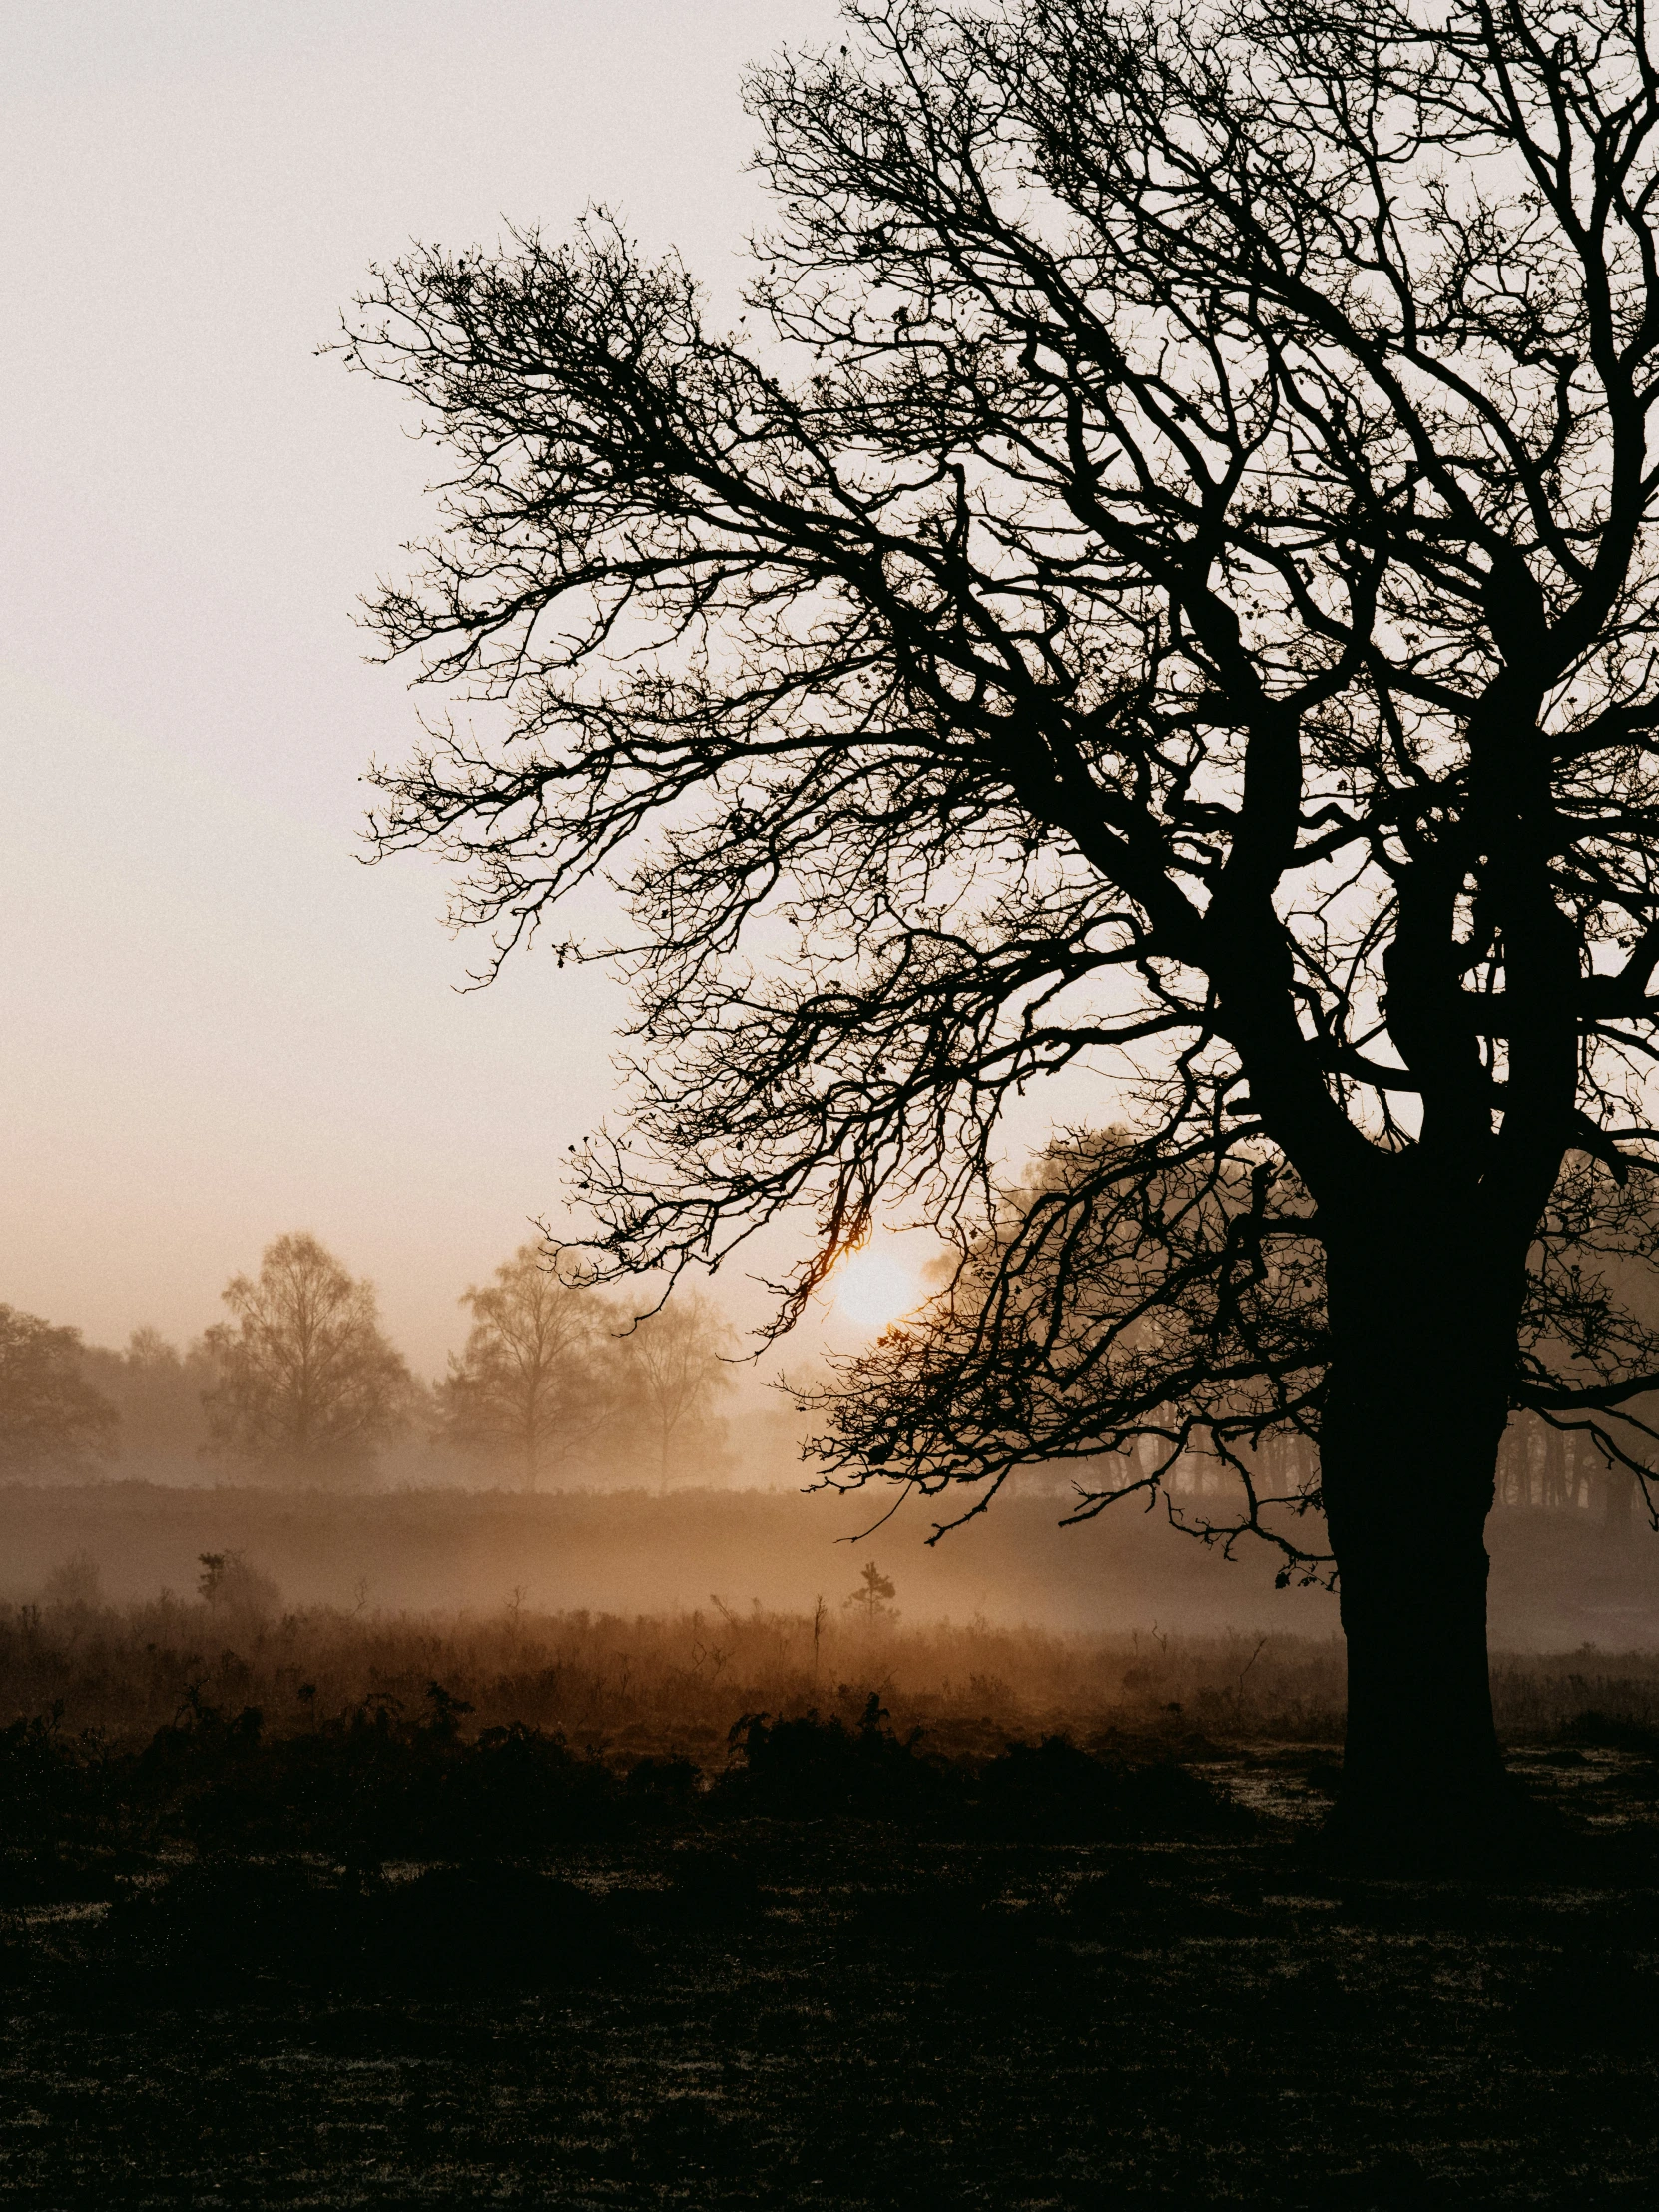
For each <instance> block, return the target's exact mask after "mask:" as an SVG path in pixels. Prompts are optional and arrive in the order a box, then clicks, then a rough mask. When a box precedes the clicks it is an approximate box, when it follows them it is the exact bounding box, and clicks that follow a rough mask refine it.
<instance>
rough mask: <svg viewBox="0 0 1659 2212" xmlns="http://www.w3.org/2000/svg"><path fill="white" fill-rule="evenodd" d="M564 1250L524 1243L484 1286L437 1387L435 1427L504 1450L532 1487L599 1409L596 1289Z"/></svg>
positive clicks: (466, 1302) (475, 1446) (473, 1297)
mask: <svg viewBox="0 0 1659 2212" xmlns="http://www.w3.org/2000/svg"><path fill="white" fill-rule="evenodd" d="M558 1258H559V1256H558V1254H557V1252H556V1251H553V1250H551V1249H550V1248H549V1247H547V1246H544V1245H533V1244H529V1245H520V1247H519V1248H518V1250H517V1252H515V1253H514V1254H513V1257H512V1258H511V1259H510V1260H506V1261H503V1262H502V1264H501V1266H500V1267H498V1268H497V1269H496V1271H495V1281H494V1282H493V1283H492V1284H489V1285H488V1286H487V1287H486V1288H485V1289H483V1290H481V1291H480V1290H469V1291H467V1292H466V1293H465V1294H464V1296H463V1297H462V1300H461V1304H462V1305H463V1306H466V1307H469V1308H470V1309H471V1313H472V1330H471V1333H470V1335H469V1336H468V1338H467V1341H466V1349H465V1351H464V1352H462V1354H461V1355H460V1357H459V1358H458V1359H456V1358H451V1360H450V1363H449V1374H448V1376H447V1377H446V1378H445V1380H444V1382H443V1383H441V1384H440V1386H439V1391H438V1413H439V1427H438V1433H439V1434H440V1435H441V1436H443V1437H445V1438H446V1439H447V1440H449V1441H450V1442H452V1443H456V1444H459V1445H460V1446H461V1447H462V1448H463V1449H464V1450H469V1451H481V1452H486V1453H489V1454H492V1455H494V1456H497V1457H499V1456H501V1455H506V1456H508V1457H510V1458H511V1459H512V1460H513V1461H514V1462H515V1464H516V1465H517V1467H518V1469H519V1472H520V1475H521V1477H522V1480H523V1483H524V1487H525V1488H526V1489H527V1490H534V1489H535V1488H536V1486H537V1483H538V1482H539V1480H540V1478H541V1475H542V1472H543V1470H544V1468H545V1467H546V1466H547V1464H548V1462H549V1460H550V1459H551V1458H554V1457H556V1456H559V1455H562V1453H563V1452H564V1451H565V1449H567V1448H568V1446H569V1444H570V1442H571V1441H572V1440H573V1438H574V1437H575V1436H576V1435H578V1434H580V1433H582V1432H584V1431H585V1430H586V1429H587V1428H588V1427H589V1426H590V1425H591V1423H592V1421H593V1420H594V1418H595V1417H596V1415H597V1412H598V1406H599V1383H598V1377H597V1373H596V1364H595V1336H596V1331H597V1327H598V1316H597V1314H596V1311H595V1307H594V1299H593V1294H592V1292H591V1291H590V1290H588V1289H587V1288H586V1286H585V1285H584V1284H583V1283H581V1282H573V1281H569V1280H567V1279H565V1278H564V1277H562V1276H561V1275H560V1273H559V1269H558Z"/></svg>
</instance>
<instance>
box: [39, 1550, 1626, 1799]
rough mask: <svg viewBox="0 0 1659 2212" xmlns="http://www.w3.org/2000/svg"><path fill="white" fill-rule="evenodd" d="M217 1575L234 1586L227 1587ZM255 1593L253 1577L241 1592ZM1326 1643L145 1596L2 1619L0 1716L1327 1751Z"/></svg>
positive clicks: (1606, 1658)
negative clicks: (794, 1730)
mask: <svg viewBox="0 0 1659 2212" xmlns="http://www.w3.org/2000/svg"><path fill="white" fill-rule="evenodd" d="M234 1588H235V1584H233V1589H234ZM254 1588H255V1594H256V1596H257V1594H258V1585H257V1583H256V1584H255V1585H254ZM1343 1679H1344V1678H1343V1655H1342V1647H1341V1645H1340V1643H1339V1642H1337V1641H1336V1640H1335V1639H1312V1638H1303V1637H1295V1636H1288V1635H1286V1636H1265V1637H1260V1638H1258V1637H1253V1636H1245V1635H1239V1634H1227V1635H1209V1636H1196V1635H1185V1636H1184V1635H1173V1634H1172V1635H1163V1634H1147V1633H1146V1632H1140V1633H1136V1634H1131V1635H1126V1636H1104V1635H1089V1634H1083V1633H1061V1632H1052V1631H1044V1630H1040V1629H1013V1628H1006V1627H1000V1626H996V1625H993V1624H990V1623H987V1622H984V1621H970V1622H968V1623H966V1624H964V1625H950V1624H941V1625H936V1626H913V1625H909V1624H905V1623H896V1624H893V1623H887V1622H883V1621H881V1620H879V1619H877V1620H875V1621H873V1622H860V1621H856V1620H854V1619H852V1618H851V1617H849V1616H848V1615H847V1614H846V1613H844V1612H831V1613H828V1614H826V1615H823V1616H821V1617H820V1618H819V1620H818V1622H817V1629H816V1636H815V1621H814V1617H813V1616H812V1615H809V1614H802V1613H790V1612H778V1611H768V1610H765V1609H764V1608H762V1607H761V1606H759V1605H756V1606H754V1607H752V1608H750V1609H749V1610H747V1611H744V1612H738V1611H733V1610H730V1609H726V1608H711V1609H709V1610H701V1611H688V1612H674V1613H654V1614H641V1615H637V1616H634V1617H631V1618H630V1617H624V1616H621V1615H618V1614H614V1613H589V1612H583V1611H574V1612H559V1613H541V1612H532V1611H530V1610H528V1609H526V1608H523V1607H517V1606H511V1605H509V1606H508V1607H506V1608H504V1609H503V1610H501V1611H498V1612H496V1613H494V1614H493V1615H489V1616H476V1615H469V1614H464V1613H463V1614H459V1615H456V1614H448V1615H439V1614H418V1615H417V1614H408V1613H399V1614H395V1615H390V1614H384V1613H375V1612H370V1611H368V1610H367V1609H366V1608H365V1609H363V1610H362V1611H359V1612H355V1613H354V1612H349V1611H340V1610H335V1609H331V1608H321V1607H318V1608H311V1609H307V1610H304V1611H297V1612H285V1613H277V1612H276V1611H275V1610H271V1611H267V1610H264V1609H262V1607H261V1606H260V1605H259V1603H257V1602H254V1603H250V1602H245V1601H238V1600H236V1599H235V1598H233V1601H231V1602H224V1601H221V1602H218V1603H206V1602H203V1601H200V1600H195V1599H189V1600H186V1599H177V1598H170V1597H169V1598H162V1599H158V1600H155V1601H152V1602H149V1603H144V1604H137V1605H131V1606H126V1607H119V1608H118V1607H112V1606H100V1605H97V1604H92V1603H87V1602H85V1601H84V1600H77V1599H74V1598H69V1599H68V1600H60V1601H59V1602H56V1603H52V1602H48V1603H45V1604H42V1605H38V1606H36V1605H21V1606H0V1726H3V1725H5V1724H6V1723H8V1722H10V1721H12V1720H14V1719H17V1718H19V1717H22V1716H25V1715H35V1714H46V1713H51V1712H53V1711H54V1710H55V1711H56V1712H57V1713H58V1716H59V1725H60V1726H61V1727H62V1728H63V1729H64V1730H67V1731H72V1732H76V1733H79V1732H81V1731H83V1730H96V1731H98V1732H99V1733H100V1734H102V1735H103V1736H104V1737H105V1739H106V1740H107V1741H108V1742H109V1743H111V1744H112V1745H130V1744H134V1743H136V1742H138V1741H141V1740H144V1739H147V1738H148V1737H149V1736H151V1735H152V1734H154V1732H155V1731H156V1730H157V1729H159V1728H163V1727H165V1726H167V1725H168V1724H170V1723H171V1722H173V1721H174V1720H175V1719H176V1718H177V1717H178V1716H179V1714H180V1713H181V1712H182V1711H185V1710H187V1709H189V1708H190V1707H192V1705H193V1704H194V1705H201V1704H210V1705H213V1706H215V1707H218V1708H220V1709H221V1710H225V1711H237V1710H240V1709H242V1708H244V1707H247V1706H255V1707H258V1708H259V1709H260V1710H261V1712H262V1713H263V1715H264V1721H265V1728H266V1732H267V1735H268V1736H280V1735H286V1734H293V1733H298V1732H300V1731H302V1730H308V1729H315V1728H317V1727H320V1726H323V1725H325V1724H326V1723H328V1722H329V1721H331V1720H337V1719H340V1718H342V1717H344V1716H346V1715H348V1714H350V1713H353V1712H355V1711H358V1710H360V1709H363V1708H378V1707H384V1708H385V1709H387V1710H388V1711H389V1712H390V1713H391V1714H392V1715H397V1714H399V1713H404V1714H408V1715H410V1716H413V1715H415V1714H417V1713H421V1712H424V1711H426V1710H427V1709H428V1707H429V1705H430V1700H431V1686H432V1685H433V1684H436V1685H438V1686H439V1688H440V1689H441V1691H442V1692H443V1693H444V1694H445V1696H446V1697H447V1698H448V1699H449V1700H453V1701H456V1706H457V1709H458V1708H459V1707H465V1708H467V1709H468V1711H467V1712H466V1714H465V1716H464V1719H463V1724H462V1725H463V1726H464V1728H465V1729H466V1730H467V1731H468V1732H474V1731H478V1730H482V1729H484V1728H488V1727H495V1726H501V1725H504V1724H508V1723H512V1722H521V1723H525V1724H528V1725H530V1726H533V1727H535V1728H538V1729H541V1730H544V1731H546V1732H549V1733H555V1732H556V1733H558V1734H561V1735H563V1736H564V1737H565V1738H566V1739H567V1740H568V1741H569V1742H570V1743H571V1744H572V1745H573V1746H577V1747H580V1748H584V1749H594V1750H603V1751H605V1752H607V1753H609V1754H611V1755H613V1756H615V1757H617V1758H624V1759H625V1758H638V1757H642V1756H646V1755H667V1756H676V1757H689V1758H692V1759H694V1760H696V1761H697V1762H698V1763H699V1764H700V1765H702V1766H703V1767H705V1769H707V1768H709V1767H710V1766H713V1765H718V1764H719V1763H720V1761H721V1759H722V1758H723V1756H724V1747H725V1743H726V1739H727V1736H728V1734H729V1732H730V1730H731V1729H732V1727H733V1725H734V1723H735V1722H736V1721H737V1720H738V1719H739V1718H740V1717H741V1716H743V1715H745V1714H751V1713H756V1712H766V1713H771V1714H778V1715H796V1714H800V1713H804V1712H806V1711H807V1710H809V1709H810V1708H814V1707H816V1708H818V1709H820V1710H822V1711H825V1712H831V1711H851V1710H853V1709H856V1708H861V1707H862V1705H863V1703H864V1701H865V1699H866V1698H867V1697H868V1695H869V1693H870V1692H871V1691H875V1692H877V1693H878V1694H879V1696H880V1699H881V1701H882V1703H883V1705H884V1706H885V1707H886V1708H887V1710H888V1711H889V1713H890V1714H891V1716H892V1722H893V1725H894V1726H895V1727H896V1728H898V1729H900V1730H908V1729H910V1728H914V1727H920V1728H922V1729H924V1730H925V1731H926V1736H927V1740H928V1741H929V1742H930V1743H931V1744H932V1745H933V1746H934V1747H935V1748H937V1749H938V1750H940V1751H956V1750H962V1751H970V1750H975V1749H980V1748H985V1749H989V1748H991V1746H992V1745H993V1744H996V1743H1000V1742H1004V1741H1007V1740H1008V1739H1009V1738H1011V1737H1015V1736H1026V1737H1030V1736H1033V1735H1038V1734H1045V1733H1050V1732H1054V1731H1065V1732H1068V1733H1070V1734H1071V1735H1073V1736H1074V1737H1076V1738H1077V1739H1079V1740H1083V1741H1087V1740H1090V1739H1093V1738H1095V1737H1097V1736H1099V1735H1101V1734H1103V1733H1108V1732H1113V1731H1129V1732H1133V1733H1137V1734H1157V1735H1162V1736H1165V1737H1168V1738H1170V1739H1175V1740H1183V1739H1184V1740H1189V1741H1190V1740H1191V1739H1192V1738H1193V1737H1194V1736H1208V1737H1211V1738H1213V1739H1231V1740H1240V1739H1244V1740H1278V1741H1301V1742H1309V1743H1321V1742H1323V1743H1329V1742H1333V1741H1335V1740H1336V1739H1338V1738H1339V1737H1340V1735H1341V1731H1342V1707H1343ZM1493 1687H1494V1693H1495V1696H1496V1701H1497V1707H1498V1715H1499V1722H1500V1726H1501V1727H1502V1728H1503V1730H1504V1732H1505V1734H1506V1735H1507V1736H1508V1737H1509V1738H1510V1739H1511V1740H1515V1741H1527V1740H1532V1741H1548V1740H1551V1739H1558V1738H1560V1737H1562V1736H1571V1735H1573V1734H1574V1733H1575V1732H1577V1733H1583V1731H1584V1730H1585V1729H1586V1728H1588V1729H1589V1730H1590V1731H1591V1732H1592V1733H1593V1732H1594V1731H1595V1730H1596V1729H1597V1728H1598V1727H1599V1728H1602V1729H1604V1730H1605V1729H1609V1728H1610V1729H1613V1730H1615V1731H1616V1730H1618V1729H1621V1728H1622V1729H1623V1730H1625V1731H1626V1732H1629V1731H1632V1730H1636V1731H1640V1730H1644V1729H1647V1728H1648V1727H1650V1726H1651V1725H1652V1724H1653V1723H1654V1720H1655V1716H1656V1714H1659V1654H1654V1653H1603V1652H1597V1651H1595V1650H1594V1649H1592V1648H1590V1647H1585V1649H1583V1650H1581V1651H1578V1652H1574V1653H1570V1654H1563V1655H1559V1656H1549V1655H1545V1656H1511V1657H1500V1658H1499V1659H1498V1660H1497V1661H1496V1662H1495V1664H1494V1669H1493Z"/></svg>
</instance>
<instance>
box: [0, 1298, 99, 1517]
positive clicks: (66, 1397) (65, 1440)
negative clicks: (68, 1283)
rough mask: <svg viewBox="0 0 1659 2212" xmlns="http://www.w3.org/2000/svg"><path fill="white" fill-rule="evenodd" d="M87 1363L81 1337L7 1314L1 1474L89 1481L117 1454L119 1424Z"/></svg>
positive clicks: (0, 1379) (1, 1376)
mask: <svg viewBox="0 0 1659 2212" xmlns="http://www.w3.org/2000/svg"><path fill="white" fill-rule="evenodd" d="M83 1357H84V1348H83V1346H82V1343H81V1332H80V1331H79V1330H78V1329H68V1328H65V1327H63V1326H62V1325H61V1324H56V1323H53V1322H49V1321H43V1320H42V1319H41V1318H40V1316H39V1315H38V1314H24V1313H20V1312H19V1311H18V1310H17V1308H16V1307H15V1306H0V1473H4V1474H8V1475H11V1476H13V1477H16V1476H25V1477H26V1476H29V1475H32V1474H40V1473H45V1472H51V1473H55V1474H77V1473H83V1472H86V1471H88V1470H90V1468H91V1466H92V1464H93V1462H94V1461H95V1460H98V1459H107V1458H109V1457H110V1456H111V1454H112V1453H113V1452H114V1450H115V1448H116V1446H115V1437H116V1430H117V1427H118V1425H119V1416H118V1414H117V1412H116V1409H115V1407H114V1406H113V1405H112V1404H111V1403H110V1402H109V1400H108V1399H107V1398H106V1397H104V1396H103V1395H102V1394H101V1393H100V1392H99V1391H97V1390H95V1389H94V1388H93V1386H92V1385H91V1383H88V1381H87V1380H86V1377H85V1376H84V1374H83V1373H82V1361H83Z"/></svg>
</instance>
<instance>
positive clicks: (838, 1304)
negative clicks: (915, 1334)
mask: <svg viewBox="0 0 1659 2212" xmlns="http://www.w3.org/2000/svg"><path fill="white" fill-rule="evenodd" d="M832 1280H833V1283H834V1291H835V1311H836V1313H837V1314H840V1315H843V1316H844V1317H845V1319H846V1320H847V1321H849V1322H852V1323H853V1324H855V1326H856V1327H858V1328H859V1329H867V1330H870V1331H872V1332H874V1331H879V1330H882V1329H885V1328H887V1327H888V1326H889V1325H890V1324H891V1323H893V1322H895V1321H898V1320H900V1319H901V1318H902V1317H903V1316H904V1315H905V1314H908V1313H910V1312H911V1311H913V1309H914V1308H915V1307H917V1306H919V1305H920V1304H921V1302H922V1300H923V1299H924V1298H925V1297H926V1295H927V1294H926V1292H925V1291H924V1290H923V1289H922V1287H921V1284H920V1282H919V1281H918V1280H917V1277H916V1273H915V1270H914V1269H913V1268H910V1267H907V1266H906V1265H905V1263H904V1262H903V1261H902V1260H900V1259H898V1258H896V1257H895V1255H894V1254H892V1253H890V1252H874V1251H871V1250H870V1249H869V1248H868V1247H867V1246H866V1247H865V1248H864V1250H863V1251H862V1252H854V1253H853V1254H852V1256H851V1258H850V1259H847V1260H843V1261H842V1262H841V1264H840V1266H839V1267H838V1268H837V1269H836V1270H835V1273H834V1276H833V1278H832Z"/></svg>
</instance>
